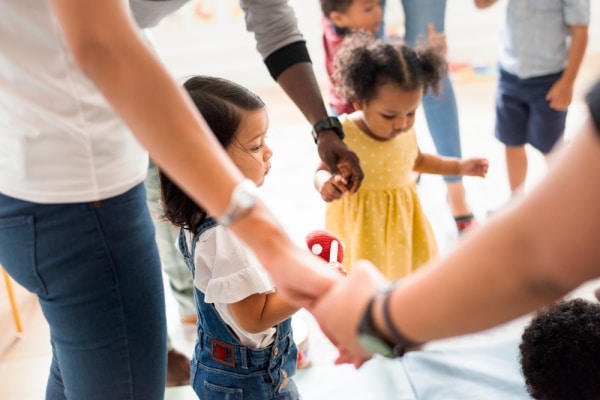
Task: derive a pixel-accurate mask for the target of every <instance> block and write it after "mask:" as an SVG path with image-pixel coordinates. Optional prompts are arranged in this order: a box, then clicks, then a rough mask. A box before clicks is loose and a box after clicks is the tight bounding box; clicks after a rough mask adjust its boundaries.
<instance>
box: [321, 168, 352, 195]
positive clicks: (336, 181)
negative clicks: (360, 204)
mask: <svg viewBox="0 0 600 400" xmlns="http://www.w3.org/2000/svg"><path fill="white" fill-rule="evenodd" d="M347 192H348V188H346V185H344V181H343V179H342V177H341V176H339V175H332V176H331V178H329V179H328V180H327V181H325V182H324V183H323V185H322V186H321V190H319V193H321V197H322V198H323V200H325V201H326V202H331V201H334V200H338V199H341V198H342V196H343V195H344V194H346V193H347Z"/></svg>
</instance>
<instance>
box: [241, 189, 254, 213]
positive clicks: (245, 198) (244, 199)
mask: <svg viewBox="0 0 600 400" xmlns="http://www.w3.org/2000/svg"><path fill="white" fill-rule="evenodd" d="M255 201H256V200H255V196H254V194H253V193H249V192H246V191H244V192H241V193H240V197H239V198H238V204H239V205H240V207H241V208H242V209H248V208H250V207H252V206H253V205H254V203H255Z"/></svg>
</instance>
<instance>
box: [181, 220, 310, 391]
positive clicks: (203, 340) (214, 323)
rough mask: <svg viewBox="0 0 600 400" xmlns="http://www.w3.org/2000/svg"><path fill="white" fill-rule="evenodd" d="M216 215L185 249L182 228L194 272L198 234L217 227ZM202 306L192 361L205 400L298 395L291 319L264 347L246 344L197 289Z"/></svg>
mask: <svg viewBox="0 0 600 400" xmlns="http://www.w3.org/2000/svg"><path fill="white" fill-rule="evenodd" d="M215 225H216V222H215V220H214V219H212V218H206V220H205V221H204V222H203V223H202V224H201V225H200V226H199V227H198V229H197V231H196V233H195V235H194V238H193V240H192V245H191V251H189V249H188V247H187V243H186V240H185V235H184V231H183V229H182V230H181V231H180V234H179V249H180V250H181V252H182V253H183V256H184V259H185V262H186V264H187V265H188V267H189V268H190V270H191V271H192V274H195V268H194V252H195V248H196V243H197V242H198V239H199V237H200V235H201V234H202V233H203V232H205V231H206V230H208V229H210V228H212V227H214V226H215ZM194 299H195V302H196V307H197V309H198V324H197V328H198V336H197V338H196V344H195V347H194V358H193V359H192V363H191V382H190V383H191V385H192V387H193V388H194V391H195V392H196V394H197V395H198V397H199V398H200V399H201V400H216V399H220V400H225V399H227V400H242V399H250V400H263V399H264V400H269V399H273V400H275V399H277V400H279V399H282V400H283V399H285V400H288V399H289V400H297V399H300V395H299V393H298V389H297V387H296V384H295V383H294V381H293V380H292V379H291V376H292V375H294V373H295V372H296V360H297V349H296V345H295V343H294V339H293V337H292V326H291V318H288V319H286V320H285V321H283V322H281V323H280V324H278V325H277V333H276V335H275V340H274V342H273V343H272V344H271V345H269V346H268V347H266V348H264V349H252V348H249V347H246V346H243V345H241V344H240V343H239V341H238V340H237V339H236V337H235V336H234V334H233V333H232V332H231V331H230V329H229V328H228V327H227V325H226V324H225V323H224V322H223V320H222V319H221V317H220V316H219V314H218V313H217V311H216V309H215V307H214V305H213V304H207V303H205V302H204V293H202V292H201V291H200V290H198V288H196V289H195V296H194Z"/></svg>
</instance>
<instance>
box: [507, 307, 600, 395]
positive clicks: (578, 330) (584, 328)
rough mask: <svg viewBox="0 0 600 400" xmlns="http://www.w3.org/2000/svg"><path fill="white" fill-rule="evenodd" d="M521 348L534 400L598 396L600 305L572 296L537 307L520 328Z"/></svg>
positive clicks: (526, 381)
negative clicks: (523, 326) (546, 305)
mask: <svg viewBox="0 0 600 400" xmlns="http://www.w3.org/2000/svg"><path fill="white" fill-rule="evenodd" d="M519 350H520V362H521V369H522V371H523V376H524V377H525V383H526V385H527V390H528V392H529V394H531V396H532V397H533V398H534V399H539V400H542V399H543V400H571V399H577V400H597V399H598V398H599V396H600V304H599V303H596V302H591V301H587V300H584V299H573V300H570V301H559V302H557V303H555V304H553V305H551V306H548V307H546V308H544V309H542V310H540V311H538V312H537V313H536V315H535V316H534V318H533V319H532V320H531V322H530V323H529V325H527V327H526V328H525V330H524V331H523V335H522V337H521V344H520V346H519Z"/></svg>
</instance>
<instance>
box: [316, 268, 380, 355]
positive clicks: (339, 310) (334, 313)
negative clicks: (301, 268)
mask: <svg viewBox="0 0 600 400" xmlns="http://www.w3.org/2000/svg"><path fill="white" fill-rule="evenodd" d="M386 282H387V281H386V279H385V278H384V276H383V275H382V274H381V272H379V271H378V270H377V268H375V266H374V265H373V264H371V263H370V262H368V261H358V262H357V263H356V265H355V266H354V267H353V269H352V271H351V272H350V273H349V274H348V276H347V277H346V278H344V279H341V280H339V281H338V282H337V283H336V284H335V285H334V286H333V287H331V289H330V290H329V291H328V292H326V293H325V294H323V295H322V296H321V297H320V298H319V299H318V300H317V301H316V302H315V304H314V306H313V307H310V308H309V311H310V312H311V313H312V314H313V315H314V317H315V318H316V320H317V321H318V322H319V324H320V326H321V329H322V330H323V332H324V333H325V335H326V336H327V337H328V338H329V340H331V342H332V343H333V344H334V345H336V346H337V347H338V350H339V351H340V355H339V357H338V359H337V360H336V363H338V364H340V363H353V364H354V365H355V366H356V367H359V366H360V365H362V363H363V362H364V361H366V360H368V359H370V358H371V354H369V353H368V352H367V351H366V350H365V349H364V348H363V347H362V346H361V345H360V343H359V342H358V335H357V333H358V325H359V323H360V319H361V317H362V315H363V313H364V312H365V310H366V308H367V303H368V302H369V299H370V298H371V297H372V296H373V294H375V292H377V290H379V289H380V288H382V287H384V286H385V285H386Z"/></svg>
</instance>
